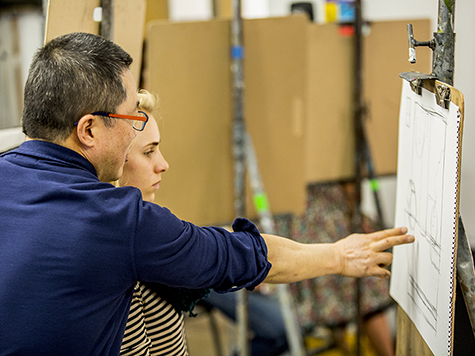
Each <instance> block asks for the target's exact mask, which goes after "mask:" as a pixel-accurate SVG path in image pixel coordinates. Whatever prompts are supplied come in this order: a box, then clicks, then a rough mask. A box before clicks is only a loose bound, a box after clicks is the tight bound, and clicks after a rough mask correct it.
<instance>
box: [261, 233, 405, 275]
mask: <svg viewBox="0 0 475 356" xmlns="http://www.w3.org/2000/svg"><path fill="white" fill-rule="evenodd" d="M406 232H407V229H406V228H396V229H388V230H384V231H378V232H373V233H370V234H351V235H349V236H347V237H346V238H344V239H341V240H339V241H337V242H334V243H317V244H303V243H299V242H296V241H293V240H290V239H286V238H283V237H279V236H275V235H268V234H262V237H263V238H264V240H265V241H266V244H267V249H268V260H269V262H270V263H272V268H271V270H270V272H269V274H268V276H267V278H266V279H265V282H266V283H291V282H297V281H301V280H304V279H308V278H315V277H319V276H323V275H326V274H341V275H343V276H347V277H365V276H375V277H384V278H389V276H390V275H391V273H390V272H389V271H388V270H387V269H385V268H384V267H387V266H389V265H390V264H391V262H392V254H391V253H390V252H384V251H385V250H387V249H388V248H390V247H393V246H396V245H400V244H406V243H410V242H413V241H414V236H411V235H406Z"/></svg>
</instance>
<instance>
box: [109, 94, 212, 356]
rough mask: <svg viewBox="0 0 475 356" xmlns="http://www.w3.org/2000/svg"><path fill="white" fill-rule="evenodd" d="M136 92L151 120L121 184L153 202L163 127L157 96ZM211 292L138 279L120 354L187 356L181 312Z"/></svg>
mask: <svg viewBox="0 0 475 356" xmlns="http://www.w3.org/2000/svg"><path fill="white" fill-rule="evenodd" d="M138 96H139V110H141V111H144V112H145V113H146V114H147V115H148V116H149V120H148V122H147V125H146V126H145V128H144V130H143V131H140V132H137V136H136V137H135V139H134V141H133V143H132V145H131V148H130V152H129V154H128V159H127V162H126V163H125V166H124V173H123V175H122V177H121V178H120V179H119V181H118V185H119V186H126V185H127V186H133V187H136V188H138V189H140V191H141V193H142V197H143V200H144V201H150V202H153V201H154V199H155V192H156V191H157V190H158V188H159V185H160V181H161V179H162V178H161V174H162V173H164V172H166V171H167V170H168V163H167V161H166V160H165V158H164V157H163V155H162V153H161V152H160V149H159V144H160V141H161V138H160V131H159V130H158V125H157V122H156V121H155V118H154V117H153V114H152V113H153V112H154V111H155V110H156V107H157V102H158V101H157V98H156V97H155V96H154V95H152V94H151V93H149V92H148V91H146V90H140V91H139V94H138ZM207 293H209V291H208V290H206V289H205V290H187V289H184V288H170V287H167V286H164V285H160V284H158V283H144V282H140V281H139V282H137V284H136V285H135V289H134V294H133V298H132V304H131V307H130V313H129V318H128V321H127V326H126V330H125V334H124V339H123V341H122V347H121V351H120V354H121V355H124V356H125V355H177V356H185V355H188V349H187V345H186V337H185V327H184V314H183V312H190V313H191V312H192V310H193V307H194V305H195V303H196V302H197V301H198V300H200V299H202V298H203V297H205V296H206V295H207Z"/></svg>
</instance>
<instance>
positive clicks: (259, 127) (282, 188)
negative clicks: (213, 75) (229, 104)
mask: <svg viewBox="0 0 475 356" xmlns="http://www.w3.org/2000/svg"><path fill="white" fill-rule="evenodd" d="M307 25H308V20H307V19H306V17H305V16H291V17H283V18H269V19H258V20H247V21H244V25H243V27H244V40H243V41H244V43H245V60H244V76H245V77H244V82H245V103H244V111H245V120H246V124H247V128H248V131H249V133H250V134H251V136H252V139H253V141H254V146H255V149H256V154H257V159H258V164H259V169H260V171H261V176H262V180H263V182H264V186H265V189H266V191H267V195H268V197H269V205H270V208H271V210H272V212H273V213H274V214H277V213H301V212H303V211H304V208H305V177H304V170H305V161H304V159H303V157H304V152H305V140H304V125H305V108H304V103H305V89H306V88H305V83H306V66H305V64H306V51H307ZM248 190H249V191H250V188H249V189H248ZM247 206H248V207H249V208H253V205H252V203H251V201H250V200H249V202H248V204H247ZM249 214H250V216H254V215H255V213H254V212H253V209H249Z"/></svg>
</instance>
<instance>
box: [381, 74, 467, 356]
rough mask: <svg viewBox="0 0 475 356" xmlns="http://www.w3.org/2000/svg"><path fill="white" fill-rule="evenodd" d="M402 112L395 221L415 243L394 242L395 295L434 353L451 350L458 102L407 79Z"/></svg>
mask: <svg viewBox="0 0 475 356" xmlns="http://www.w3.org/2000/svg"><path fill="white" fill-rule="evenodd" d="M403 82H404V83H403V90H402V96H401V107H400V112H399V147H398V170H397V198H396V218H395V225H396V226H406V227H407V228H408V229H409V233H410V234H412V235H414V237H415V239H416V240H415V242H414V243H413V244H410V245H404V246H396V247H395V248H394V250H393V252H394V261H393V264H392V276H391V285H390V294H391V296H392V297H393V298H394V299H395V300H396V301H397V303H398V304H399V306H400V307H401V308H402V309H403V310H404V311H405V312H406V314H407V315H408V316H409V317H410V318H411V320H412V321H413V323H414V324H415V326H416V327H417V329H418V330H419V332H420V334H421V335H422V337H423V338H424V340H425V341H426V343H427V345H428V346H429V347H430V349H431V351H432V352H433V353H434V355H435V356H438V355H444V356H447V355H450V354H451V352H452V326H453V323H452V318H453V304H452V297H453V293H454V271H455V259H454V258H455V239H456V231H457V230H456V228H457V223H458V216H457V211H458V208H457V206H458V174H459V167H458V162H459V154H460V149H461V146H460V144H461V137H460V135H461V120H460V110H459V108H458V107H457V106H456V105H455V104H453V103H450V107H449V109H443V108H442V107H441V106H439V105H437V104H436V99H435V94H433V93H431V92H429V91H428V90H425V89H422V95H418V94H416V93H414V92H413V91H412V90H411V87H410V84H409V83H408V82H407V81H405V80H403Z"/></svg>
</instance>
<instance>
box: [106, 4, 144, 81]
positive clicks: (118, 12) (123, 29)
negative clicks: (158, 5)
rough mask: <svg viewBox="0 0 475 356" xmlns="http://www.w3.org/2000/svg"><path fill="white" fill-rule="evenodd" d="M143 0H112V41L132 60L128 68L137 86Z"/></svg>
mask: <svg viewBox="0 0 475 356" xmlns="http://www.w3.org/2000/svg"><path fill="white" fill-rule="evenodd" d="M145 8H146V2H145V0H134V1H130V0H114V34H113V39H112V40H113V41H114V42H115V43H117V44H118V45H119V46H121V47H122V48H123V49H124V50H126V51H127V52H128V53H129V54H130V55H131V56H132V58H133V59H134V61H133V62H132V65H131V66H130V71H131V72H132V74H133V76H134V78H135V80H136V81H137V85H138V84H139V81H140V71H141V67H142V48H143V40H144V26H145Z"/></svg>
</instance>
